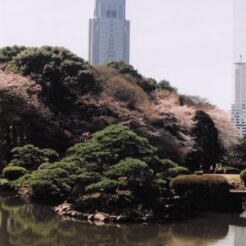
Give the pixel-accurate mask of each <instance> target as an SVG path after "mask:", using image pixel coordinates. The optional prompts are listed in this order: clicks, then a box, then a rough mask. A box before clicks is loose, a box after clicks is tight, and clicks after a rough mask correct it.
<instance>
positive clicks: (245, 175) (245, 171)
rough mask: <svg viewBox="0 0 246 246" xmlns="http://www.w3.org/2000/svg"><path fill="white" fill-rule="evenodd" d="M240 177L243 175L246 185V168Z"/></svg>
mask: <svg viewBox="0 0 246 246" xmlns="http://www.w3.org/2000/svg"><path fill="white" fill-rule="evenodd" d="M240 177H241V179H242V181H243V182H244V185H246V169H245V170H243V171H242V172H241V173H240Z"/></svg>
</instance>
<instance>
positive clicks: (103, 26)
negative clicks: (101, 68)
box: [89, 0, 130, 65]
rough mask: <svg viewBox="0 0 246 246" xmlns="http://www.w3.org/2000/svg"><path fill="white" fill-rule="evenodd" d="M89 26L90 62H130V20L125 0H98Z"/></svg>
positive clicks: (96, 63)
mask: <svg viewBox="0 0 246 246" xmlns="http://www.w3.org/2000/svg"><path fill="white" fill-rule="evenodd" d="M95 4H96V7H95V11H94V18H93V19H90V26H89V62H90V63H91V64H93V65H98V64H103V63H106V62H109V61H124V62H126V63H129V53H130V22H129V21H128V20H126V17H125V16H126V14H125V12H126V11H125V0H96V2H95Z"/></svg>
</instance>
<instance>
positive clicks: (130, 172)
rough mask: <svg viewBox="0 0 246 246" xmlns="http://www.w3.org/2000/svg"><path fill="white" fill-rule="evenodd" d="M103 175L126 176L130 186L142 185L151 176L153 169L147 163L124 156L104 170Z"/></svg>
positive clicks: (111, 176) (112, 176)
mask: <svg viewBox="0 0 246 246" xmlns="http://www.w3.org/2000/svg"><path fill="white" fill-rule="evenodd" d="M105 175H106V176H107V177H110V178H115V179H117V178H120V177H123V178H126V179H127V182H128V184H129V185H130V186H132V187H136V186H138V187H139V186H142V185H146V183H147V182H149V181H150V180H151V177H152V176H153V170H151V169H150V168H149V166H148V164H147V163H145V162H143V161H141V160H138V159H132V158H126V159H125V160H121V161H120V162H118V163H117V164H115V165H113V166H112V167H110V168H109V170H108V171H106V172H105Z"/></svg>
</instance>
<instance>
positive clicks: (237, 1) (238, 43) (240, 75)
mask: <svg viewBox="0 0 246 246" xmlns="http://www.w3.org/2000/svg"><path fill="white" fill-rule="evenodd" d="M245 11H246V1H245V0H234V61H235V62H236V63H235V82H234V83H235V85H234V86H235V89H234V93H235V94H234V104H233V105H232V111H231V112H232V119H233V122H234V124H235V126H236V128H237V130H238V133H239V134H240V136H241V137H244V136H246V63H245V62H243V59H242V56H243V57H245V55H246V15H245ZM239 56H240V61H239V62H238V58H239Z"/></svg>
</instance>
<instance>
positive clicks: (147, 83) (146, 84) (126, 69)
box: [106, 61, 157, 92]
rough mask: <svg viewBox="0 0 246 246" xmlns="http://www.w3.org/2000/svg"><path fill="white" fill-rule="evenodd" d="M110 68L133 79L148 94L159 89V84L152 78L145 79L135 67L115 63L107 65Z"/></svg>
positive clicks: (123, 63) (120, 62) (119, 62)
mask: <svg viewBox="0 0 246 246" xmlns="http://www.w3.org/2000/svg"><path fill="white" fill-rule="evenodd" d="M106 65H107V66H108V67H110V68H113V69H115V70H117V71H118V72H119V73H121V74H123V75H125V76H131V77H133V78H134V79H135V80H136V82H137V84H138V85H139V86H140V87H142V89H144V90H145V91H146V92H152V91H153V90H155V89H157V82H156V81H155V80H154V79H152V78H145V77H143V76H142V75H141V74H139V73H138V71H137V70H135V69H134V67H133V66H131V65H129V64H126V63H125V62H123V61H113V62H109V63H107V64H106Z"/></svg>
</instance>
